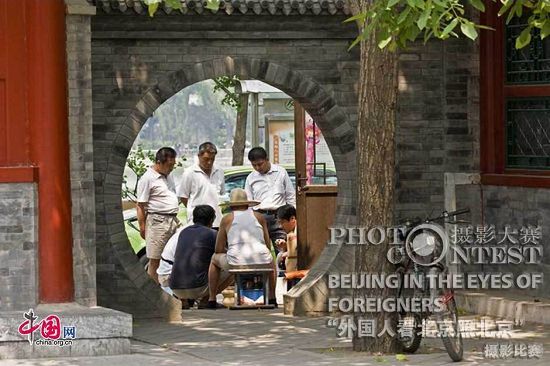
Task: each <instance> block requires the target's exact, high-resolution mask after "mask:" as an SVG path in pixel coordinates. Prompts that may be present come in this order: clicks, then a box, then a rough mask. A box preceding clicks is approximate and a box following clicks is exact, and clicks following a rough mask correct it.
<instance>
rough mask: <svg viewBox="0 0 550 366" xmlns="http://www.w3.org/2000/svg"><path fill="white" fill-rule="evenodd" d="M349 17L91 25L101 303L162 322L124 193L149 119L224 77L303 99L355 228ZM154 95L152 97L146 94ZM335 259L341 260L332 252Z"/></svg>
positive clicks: (113, 18)
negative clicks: (190, 89)
mask: <svg viewBox="0 0 550 366" xmlns="http://www.w3.org/2000/svg"><path fill="white" fill-rule="evenodd" d="M343 20H344V17H342V16H290V17H285V16H274V17H268V16H265V17H262V18H261V20H260V21H259V19H258V18H257V17H255V16H248V15H236V14H233V15H231V17H229V16H227V15H223V14H218V15H205V16H165V15H162V14H159V16H158V17H157V16H155V18H153V19H150V18H148V17H143V16H123V15H104V14H98V15H97V16H95V17H94V18H93V19H92V83H93V137H94V145H93V146H94V151H93V152H94V178H95V182H96V190H95V194H96V212H97V215H96V225H97V226H96V228H97V236H96V238H97V263H98V266H97V286H98V303H99V304H100V305H105V306H109V307H113V308H116V309H120V310H124V311H129V312H132V313H133V314H135V315H147V316H150V315H157V314H158V312H159V311H160V308H159V306H158V304H159V301H160V300H159V298H160V296H159V289H158V287H156V286H154V285H153V282H152V281H151V280H149V279H148V278H147V277H146V275H145V272H144V271H143V269H142V268H141V267H140V265H139V263H138V262H137V260H136V257H135V255H134V254H133V252H132V251H131V249H130V245H129V243H128V239H127V237H126V235H125V233H124V227H123V225H122V213H121V207H120V206H121V202H120V186H121V180H122V171H123V167H124V164H125V160H126V157H127V154H128V151H129V149H130V148H131V146H132V144H133V141H134V139H135V137H136V136H137V134H138V133H139V130H140V128H141V125H142V124H143V123H144V121H145V119H146V118H147V117H148V116H149V115H150V114H151V113H152V112H153V111H154V109H156V107H157V106H158V105H159V103H161V102H162V101H163V100H165V99H166V98H168V97H170V96H171V95H173V94H174V93H175V92H177V91H179V90H181V89H182V88H183V87H185V86H187V85H190V84H191V83H194V82H198V81H202V80H204V79H205V78H210V77H214V76H219V75H222V74H224V73H228V72H231V73H235V74H237V75H239V76H240V77H241V78H247V77H256V78H258V79H260V80H263V81H266V82H268V83H270V84H272V85H274V86H276V87H279V88H280V89H282V90H283V91H285V92H287V93H288V94H290V95H291V96H293V97H295V98H297V99H298V100H299V101H300V102H301V103H302V104H303V105H304V107H305V108H306V109H308V111H309V112H310V113H311V114H312V115H313V116H314V117H315V118H316V119H317V121H318V123H319V124H320V126H321V128H322V129H323V132H324V134H325V136H326V138H327V141H329V144H331V147H332V149H333V150H332V151H333V155H334V158H335V159H334V160H335V162H336V164H337V170H338V173H339V179H340V180H339V185H340V188H341V194H340V195H339V201H338V220H339V222H341V223H343V222H350V221H353V217H354V212H355V204H354V202H356V199H354V194H355V193H354V192H355V189H354V185H353V184H352V183H353V176H354V170H355V168H354V167H355V153H354V144H355V138H354V128H355V127H354V121H355V119H356V106H357V95H356V93H355V91H356V83H357V75H358V50H357V49H355V50H353V51H352V52H348V51H347V47H348V45H349V42H350V41H351V40H352V39H353V38H354V36H355V26H354V25H342V23H341V22H342V21H343ZM155 85H158V88H157V89H153V90H152V91H149V93H147V94H145V93H146V91H147V90H148V88H149V87H151V86H155ZM332 254H334V255H336V254H337V251H336V252H335V253H332Z"/></svg>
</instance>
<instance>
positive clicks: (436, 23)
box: [145, 0, 550, 50]
mask: <svg viewBox="0 0 550 366" xmlns="http://www.w3.org/2000/svg"><path fill="white" fill-rule="evenodd" d="M162 2H164V3H165V4H166V5H167V6H169V7H170V8H172V9H179V10H181V9H182V5H181V1H180V0H145V4H147V6H148V9H149V15H150V16H153V15H154V14H155V12H156V11H157V9H158V6H159V4H160V3H162ZM488 2H495V3H496V2H498V3H499V4H500V9H499V12H498V15H499V16H506V23H509V22H510V21H511V20H512V18H514V17H523V16H526V17H527V24H526V26H525V28H524V29H523V31H522V32H521V34H520V35H519V36H518V37H517V38H516V48H523V47H525V46H527V45H528V44H529V43H530V42H531V38H532V35H533V34H537V36H540V38H541V39H544V38H546V37H547V36H548V35H549V34H550V19H549V18H548V13H549V12H550V0H376V1H374V2H373V4H372V5H371V6H370V7H369V8H368V9H367V10H366V11H364V12H361V13H359V14H357V15H355V16H353V17H351V18H349V19H347V21H348V22H349V21H356V22H358V23H359V24H360V26H361V29H362V30H361V32H360V34H359V36H358V37H357V38H356V39H355V41H354V42H353V43H352V45H351V47H353V46H355V45H356V44H357V43H359V42H361V41H362V40H364V39H367V37H368V36H369V35H370V34H371V33H373V32H375V36H376V41H377V43H378V47H380V48H385V47H389V49H390V50H395V49H397V48H406V47H407V44H408V43H409V42H412V41H415V40H416V39H418V38H423V39H424V42H427V41H428V40H429V39H430V38H439V39H447V38H449V37H458V36H459V33H462V34H463V35H465V36H466V37H468V38H470V39H471V40H476V38H477V36H478V30H479V29H481V28H485V29H490V28H489V27H486V26H484V25H481V24H477V23H476V22H475V21H474V20H472V18H471V16H472V15H473V14H471V12H470V13H467V12H466V10H465V5H466V4H469V5H471V6H472V7H474V8H475V9H477V10H479V11H481V12H485V4H486V3H488ZM219 7H220V0H207V1H206V8H207V9H210V10H213V11H217V10H218V9H219ZM459 29H460V30H459ZM535 29H537V30H538V32H536V33H534V32H533V30H535ZM351 47H350V48H351Z"/></svg>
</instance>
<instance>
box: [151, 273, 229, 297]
mask: <svg viewBox="0 0 550 366" xmlns="http://www.w3.org/2000/svg"><path fill="white" fill-rule="evenodd" d="M229 276H231V274H230V273H229V272H228V271H226V270H223V269H222V270H221V271H220V278H219V281H218V286H219V284H220V283H223V282H225V281H226V280H227V279H228V278H229ZM159 280H160V278H159ZM172 291H174V294H176V296H177V297H178V298H179V299H195V300H196V299H201V298H203V297H207V296H208V285H204V286H201V287H195V288H186V289H172Z"/></svg>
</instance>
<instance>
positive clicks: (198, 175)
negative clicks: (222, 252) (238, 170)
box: [177, 142, 225, 228]
mask: <svg viewBox="0 0 550 366" xmlns="http://www.w3.org/2000/svg"><path fill="white" fill-rule="evenodd" d="M217 153H218V150H217V149H216V146H215V145H214V144H213V143H211V142H205V143H202V144H201V145H200V146H199V153H198V158H199V159H198V160H199V162H198V164H195V165H192V166H190V167H189V168H187V169H186V170H185V172H184V173H183V178H182V180H181V183H180V185H179V187H178V192H177V193H178V197H179V198H180V200H181V202H182V203H183V204H184V205H185V207H187V222H188V223H192V222H193V209H194V208H195V207H196V206H198V205H208V206H210V207H212V208H213V209H214V210H215V212H216V219H215V220H214V223H213V225H212V227H214V228H218V227H219V226H220V221H221V219H222V211H221V209H220V206H219V195H223V194H224V193H225V181H224V175H223V170H222V169H219V168H217V167H215V166H214V160H215V159H216V154H217Z"/></svg>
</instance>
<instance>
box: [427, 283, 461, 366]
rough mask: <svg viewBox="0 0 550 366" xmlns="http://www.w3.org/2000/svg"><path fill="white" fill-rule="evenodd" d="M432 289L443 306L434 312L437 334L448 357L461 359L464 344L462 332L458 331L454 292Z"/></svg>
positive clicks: (454, 359) (456, 359)
mask: <svg viewBox="0 0 550 366" xmlns="http://www.w3.org/2000/svg"><path fill="white" fill-rule="evenodd" d="M434 291H435V292H436V295H437V298H439V299H440V300H441V303H442V306H443V309H442V310H441V311H437V312H435V318H436V322H437V329H438V331H439V335H440V337H441V340H442V341H443V345H444V346H445V349H446V350H447V353H448V354H449V357H451V359H452V360H453V361H455V362H458V361H462V358H463V354H464V346H463V344H462V334H461V333H460V327H459V322H458V311H457V307H456V302H455V298H454V293H453V291H452V290H445V289H439V290H437V289H436V290H434Z"/></svg>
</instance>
